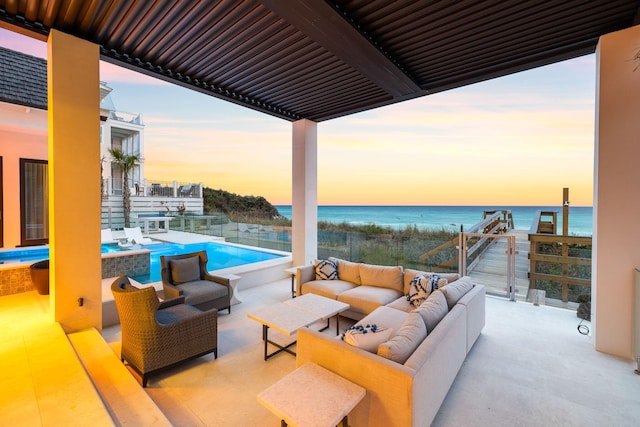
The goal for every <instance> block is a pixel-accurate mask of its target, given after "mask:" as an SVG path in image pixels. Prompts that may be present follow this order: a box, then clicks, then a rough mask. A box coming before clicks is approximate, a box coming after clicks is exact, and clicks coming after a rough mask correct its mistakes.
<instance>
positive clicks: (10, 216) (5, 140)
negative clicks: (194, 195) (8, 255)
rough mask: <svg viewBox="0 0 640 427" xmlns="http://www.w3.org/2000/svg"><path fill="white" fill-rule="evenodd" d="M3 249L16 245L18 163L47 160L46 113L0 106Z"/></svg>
mask: <svg viewBox="0 0 640 427" xmlns="http://www.w3.org/2000/svg"><path fill="white" fill-rule="evenodd" d="M0 157H2V201H3V212H2V214H3V216H2V226H3V227H4V230H3V231H4V242H3V247H5V248H13V247H15V246H17V245H19V244H20V159H21V158H23V159H36V160H46V159H47V112H46V111H44V110H37V109H34V108H28V109H27V108H25V107H21V106H18V105H12V104H6V103H0Z"/></svg>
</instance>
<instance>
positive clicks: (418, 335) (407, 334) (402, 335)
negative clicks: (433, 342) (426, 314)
mask: <svg viewBox="0 0 640 427" xmlns="http://www.w3.org/2000/svg"><path fill="white" fill-rule="evenodd" d="M426 337H427V328H426V327H425V325H424V321H423V320H422V317H420V315H419V314H418V313H409V315H408V316H407V319H406V320H405V321H404V323H403V324H402V326H401V327H400V329H398V332H397V333H396V334H395V335H394V336H392V337H391V339H390V340H389V341H387V342H384V343H382V344H380V345H379V346H378V352H377V353H378V356H382V357H384V358H386V359H389V360H393V361H394V362H397V363H404V362H406V361H407V359H408V358H409V357H410V356H411V355H412V354H413V352H414V351H415V350H416V348H418V346H419V345H420V343H421V342H422V341H424V339H425V338H426Z"/></svg>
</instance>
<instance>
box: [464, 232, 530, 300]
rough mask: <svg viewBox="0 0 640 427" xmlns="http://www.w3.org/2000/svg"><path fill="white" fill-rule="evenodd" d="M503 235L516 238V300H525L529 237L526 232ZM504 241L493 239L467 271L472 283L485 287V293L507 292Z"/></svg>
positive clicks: (527, 282)
mask: <svg viewBox="0 0 640 427" xmlns="http://www.w3.org/2000/svg"><path fill="white" fill-rule="evenodd" d="M504 235H507V236H515V237H516V251H517V254H516V299H517V300H526V298H527V292H528V291H529V235H528V231H527V230H510V231H508V232H507V233H505V234H504ZM506 247H507V241H506V239H495V243H494V244H493V245H491V247H490V248H489V249H487V251H486V252H485V253H483V254H482V256H481V258H480V261H479V262H478V263H477V264H476V265H475V266H474V267H473V270H471V271H468V272H467V275H469V276H471V277H472V278H473V280H474V282H476V283H479V284H482V285H485V286H486V287H487V293H494V294H499V295H504V294H506V292H507V255H506V254H505V250H506Z"/></svg>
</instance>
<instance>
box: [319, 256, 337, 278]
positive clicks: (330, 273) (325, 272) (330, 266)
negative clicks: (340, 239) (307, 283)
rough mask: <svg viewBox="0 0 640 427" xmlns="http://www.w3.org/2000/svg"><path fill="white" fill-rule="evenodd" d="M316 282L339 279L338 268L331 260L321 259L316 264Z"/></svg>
mask: <svg viewBox="0 0 640 427" xmlns="http://www.w3.org/2000/svg"><path fill="white" fill-rule="evenodd" d="M315 269H316V280H336V279H337V278H338V266H337V265H336V263H335V261H332V260H330V259H320V260H317V261H316V263H315Z"/></svg>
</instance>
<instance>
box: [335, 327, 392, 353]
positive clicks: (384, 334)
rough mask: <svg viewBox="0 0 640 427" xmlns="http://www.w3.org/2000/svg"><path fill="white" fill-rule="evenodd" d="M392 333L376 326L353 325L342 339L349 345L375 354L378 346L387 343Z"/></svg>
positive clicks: (387, 329)
mask: <svg viewBox="0 0 640 427" xmlns="http://www.w3.org/2000/svg"><path fill="white" fill-rule="evenodd" d="M391 332H393V331H392V330H391V329H389V328H382V327H378V326H377V325H354V326H352V327H350V328H349V329H347V330H346V331H345V332H344V334H343V335H342V339H343V340H344V342H346V343H347V344H349V345H352V346H354V347H358V348H361V349H363V350H366V351H369V352H371V353H375V352H376V351H377V350H378V345H380V344H381V343H383V342H385V341H387V340H388V339H389V337H390V336H391Z"/></svg>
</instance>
